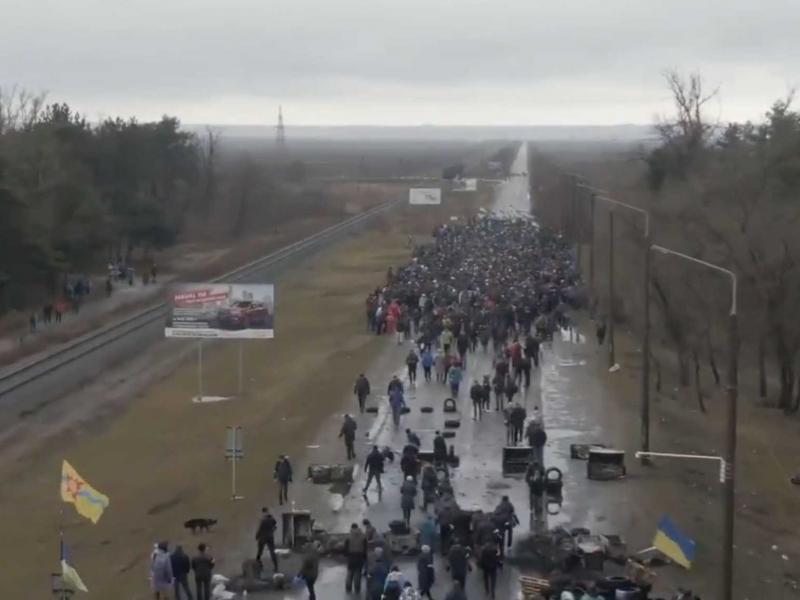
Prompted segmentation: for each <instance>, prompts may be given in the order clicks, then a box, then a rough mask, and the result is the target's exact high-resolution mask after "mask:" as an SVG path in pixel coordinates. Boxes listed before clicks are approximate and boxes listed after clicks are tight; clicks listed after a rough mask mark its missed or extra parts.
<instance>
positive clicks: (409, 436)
mask: <svg viewBox="0 0 800 600" xmlns="http://www.w3.org/2000/svg"><path fill="white" fill-rule="evenodd" d="M406 441H408V443H409V444H410V445H412V446H414V447H416V448H421V447H422V441H421V440H420V439H419V436H418V435H417V434H416V433H414V432H413V431H411V430H410V429H406Z"/></svg>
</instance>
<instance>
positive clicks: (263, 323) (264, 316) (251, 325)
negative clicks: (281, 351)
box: [217, 300, 272, 329]
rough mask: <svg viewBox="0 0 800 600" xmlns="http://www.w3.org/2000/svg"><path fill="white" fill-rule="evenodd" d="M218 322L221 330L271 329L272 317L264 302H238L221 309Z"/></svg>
mask: <svg viewBox="0 0 800 600" xmlns="http://www.w3.org/2000/svg"><path fill="white" fill-rule="evenodd" d="M217 321H218V323H219V328H220V329H270V328H271V327H272V315H271V314H270V312H269V308H267V306H266V305H265V304H264V303H263V302H253V301H252V300H237V301H236V302H233V303H232V304H231V305H230V306H225V307H223V308H220V309H219V313H218V314H217Z"/></svg>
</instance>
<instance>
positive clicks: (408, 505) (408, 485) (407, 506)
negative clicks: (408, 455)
mask: <svg viewBox="0 0 800 600" xmlns="http://www.w3.org/2000/svg"><path fill="white" fill-rule="evenodd" d="M416 497H417V484H416V483H415V482H414V478H413V477H412V476H411V475H408V476H406V480H405V481H404V482H403V485H402V486H400V508H402V509H403V520H404V521H405V522H406V525H408V526H409V527H411V511H412V510H414V498H416Z"/></svg>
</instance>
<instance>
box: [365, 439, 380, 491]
mask: <svg viewBox="0 0 800 600" xmlns="http://www.w3.org/2000/svg"><path fill="white" fill-rule="evenodd" d="M364 470H365V471H366V472H367V483H366V484H365V485H364V490H363V494H364V495H365V496H366V495H367V490H368V489H369V486H370V484H371V483H372V480H373V479H374V480H375V481H376V482H377V483H378V496H380V494H381V493H382V492H383V486H382V485H381V475H382V474H383V454H382V453H381V451H380V450H378V447H377V446H373V447H372V450H371V451H370V453H369V454H368V455H367V461H366V463H365V464H364Z"/></svg>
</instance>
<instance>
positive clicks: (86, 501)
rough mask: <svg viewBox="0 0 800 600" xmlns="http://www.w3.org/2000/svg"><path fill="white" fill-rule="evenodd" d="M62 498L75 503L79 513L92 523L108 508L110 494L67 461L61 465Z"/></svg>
mask: <svg viewBox="0 0 800 600" xmlns="http://www.w3.org/2000/svg"><path fill="white" fill-rule="evenodd" d="M61 499H62V500H63V501H64V502H69V503H70V504H74V505H75V510H77V511H78V514H79V515H81V516H83V517H86V518H87V519H89V520H90V521H91V522H92V523H97V521H99V520H100V516H101V515H102V514H103V511H104V510H105V509H106V508H108V496H105V495H103V494H101V493H100V492H98V491H97V490H96V489H94V488H93V487H92V486H90V485H89V484H88V483H86V480H85V479H84V478H83V477H81V476H80V475H78V472H77V471H76V470H75V469H73V468H72V465H71V464H69V463H68V462H67V461H64V463H63V464H62V465H61Z"/></svg>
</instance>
